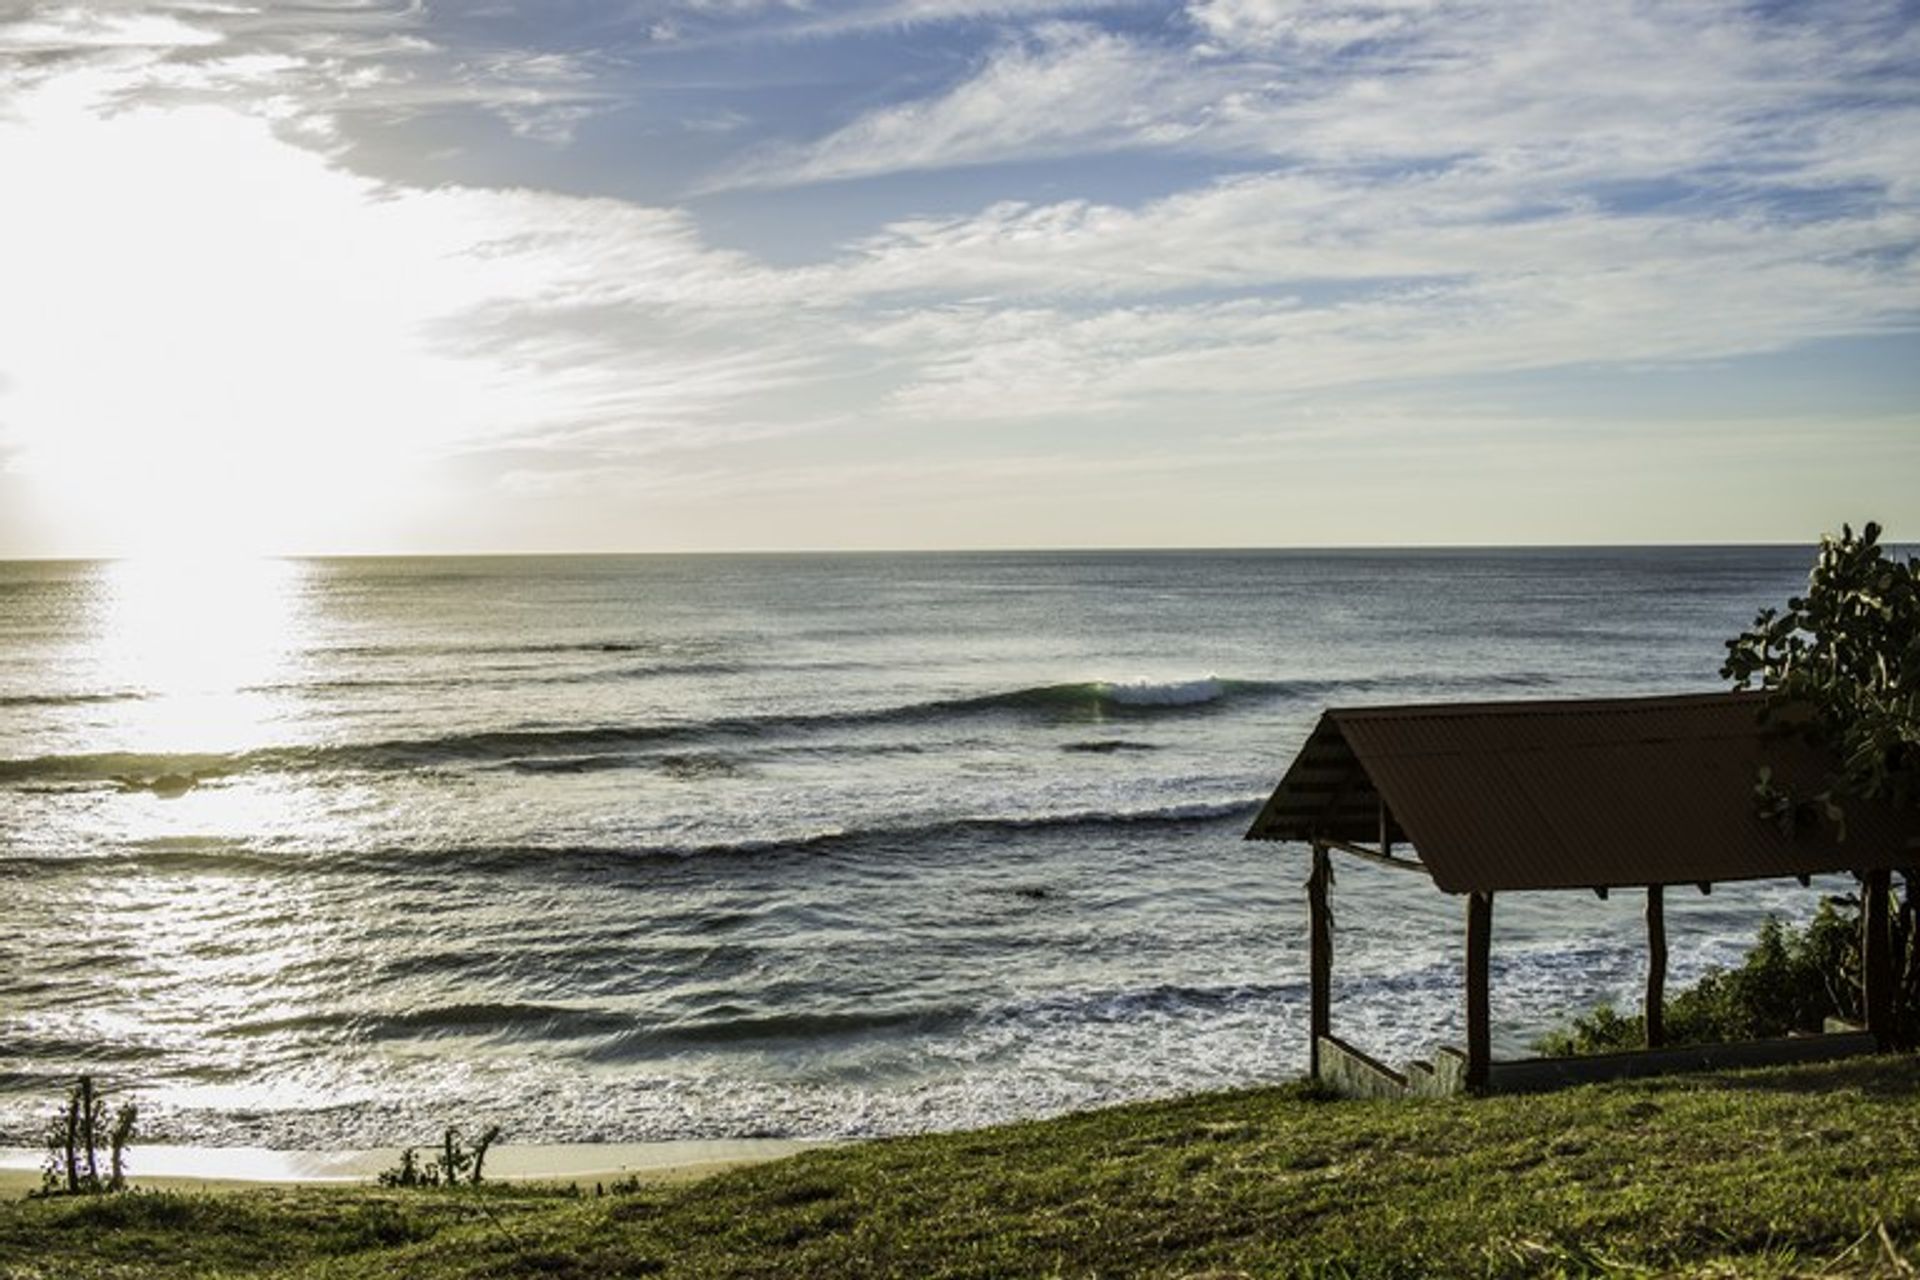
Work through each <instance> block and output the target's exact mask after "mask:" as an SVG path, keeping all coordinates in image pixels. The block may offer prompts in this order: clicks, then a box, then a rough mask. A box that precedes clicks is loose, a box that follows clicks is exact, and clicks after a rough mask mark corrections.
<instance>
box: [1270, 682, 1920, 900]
mask: <svg viewBox="0 0 1920 1280" xmlns="http://www.w3.org/2000/svg"><path fill="white" fill-rule="evenodd" d="M1761 701H1762V695H1760V694H1758V693H1709V694H1689V695H1682V696H1678V697H1659V698H1611V699H1590V700H1579V701H1553V702H1545V701H1536V702H1486V703H1466V704H1453V705H1447V704H1439V705H1431V706H1403V707H1363V708H1354V709H1350V710H1335V709H1330V710H1328V711H1327V712H1325V713H1324V714H1323V715H1322V716H1321V717H1320V723H1319V724H1318V725H1317V726H1315V728H1314V730H1313V733H1312V735H1311V736H1309V737H1308V739H1307V742H1306V745H1305V746H1303V747H1302V748H1301V749H1300V754H1299V755H1298V756H1296V757H1295V758H1294V761H1293V764H1292V766H1291V767H1289V768H1288V770H1287V774H1286V777H1285V778H1283V779H1282V780H1281V782H1280V786H1279V788H1278V789H1277V790H1275V791H1274V793H1273V797H1272V798H1271V799H1269V800H1268V801H1267V803H1266V807H1265V808H1263V809H1262V810H1261V811H1260V815H1259V817H1257V818H1255V819H1254V823H1253V826H1252V828H1251V829H1249V830H1248V832H1247V838H1248V839H1251V840H1311V839H1313V838H1315V837H1316V836H1318V837H1320V838H1323V839H1329V840H1340V841H1346V842H1349V843H1356V844H1357V843H1363V842H1364V843H1367V844H1375V843H1377V842H1378V840H1379V838H1380V826H1381V802H1382V801H1385V805H1386V812H1387V813H1388V814H1389V815H1390V822H1391V824H1392V833H1391V834H1392V836H1393V839H1394V840H1396V841H1402V842H1406V843H1408V844H1411V845H1412V846H1413V847H1414V849H1415V850H1417V852H1418V855H1419V858H1420V861H1421V862H1422V863H1423V864H1424V865H1425V867H1426V869H1427V871H1428V873H1429V874H1430V875H1432V876H1433V879H1434V882H1435V883H1436V884H1438V885H1439V887H1440V888H1441V889H1443V890H1445V891H1446V892H1448V893H1467V892H1491V891H1493V890H1504V889H1567V888H1592V887H1601V886H1613V885H1644V884H1687V883H1695V882H1700V881H1709V880H1757V879H1765V878H1771V877H1779V876H1793V875H1807V874H1818V873H1821V872H1830V871H1865V870H1871V869H1876V868H1882V867H1886V868H1897V867H1905V866H1913V865H1915V864H1920V812H1916V811H1915V810H1912V809H1906V810H1895V809H1893V808H1891V807H1890V806H1887V805H1884V804H1867V803H1865V802H1862V801H1850V802H1848V804H1847V806H1846V815H1847V831H1846V839H1845V840H1844V841H1842V840H1841V839H1839V838H1838V832H1837V831H1836V830H1835V828H1834V826H1833V824H1831V823H1829V822H1825V821H1819V822H1812V823H1806V824H1803V825H1802V827H1801V829H1800V830H1799V831H1797V832H1796V833H1795V834H1794V835H1792V836H1788V835H1786V834H1784V833H1783V832H1782V831H1781V830H1780V829H1779V827H1778V826H1777V825H1776V824H1774V823H1772V822H1769V821H1766V820H1764V819H1762V818H1761V817H1759V816H1758V815H1757V814H1756V813H1755V807H1754V781H1755V773H1756V771H1757V770H1758V768H1759V767H1760V766H1761V765H1762V764H1763V763H1764V764H1767V765H1769V766H1770V767H1771V768H1772V770H1773V776H1774V778H1775V780H1776V781H1778V782H1783V783H1785V784H1787V785H1788V786H1790V787H1792V788H1793V789H1794V791H1795V794H1798V795H1807V794H1810V793H1812V792H1814V791H1817V790H1819V789H1820V787H1821V785H1822V780H1823V779H1824V778H1826V777H1827V776H1828V775H1829V774H1830V773H1831V771H1832V767H1833V766H1832V762H1831V761H1830V760H1829V759H1828V758H1827V757H1826V756H1824V755H1823V754H1822V753H1821V752H1819V751H1818V750H1816V749H1815V748H1813V747H1811V746H1809V745H1807V744H1806V743H1803V742H1801V741H1800V740H1798V739H1797V738H1791V737H1786V736H1782V735H1780V734H1778V733H1775V732H1769V731H1767V730H1766V729H1764V728H1763V727H1762V726H1761V724H1760V723H1759V719H1758V712H1759V708H1760V703H1761Z"/></svg>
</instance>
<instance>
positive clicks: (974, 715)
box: [0, 672, 1552, 784]
mask: <svg viewBox="0 0 1920 1280" xmlns="http://www.w3.org/2000/svg"><path fill="white" fill-rule="evenodd" d="M1551 681H1552V677H1551V676H1547V675H1544V674H1541V673H1536V672H1512V673H1489V674H1486V675H1475V676H1464V677H1457V678H1451V679H1447V678H1436V677H1433V676H1398V675H1391V676H1380V677H1365V678H1355V679H1345V680H1342V679H1334V680H1233V679H1224V678H1221V677H1218V676H1207V677H1204V678H1201V679H1197V680H1178V681H1164V682H1155V681H1143V680H1140V681H1118V682H1115V681H1106V680H1088V681H1079V682H1074V683H1067V684H1050V685H1034V686H1030V687H1027V688H1021V689H1011V690H1002V691H997V692H993V693H984V694H970V695H965V696H960V697H953V698H934V699H928V700H924V701H919V702H908V703H894V704H889V705H881V706H876V707H857V708H849V709H845V710H835V711H819V712H793V713H781V714H770V715H744V716H722V717H716V718H713V719H709V720H695V721H687V722H683V723H673V722H664V723H652V724H628V725H620V724H609V725H589V726H580V727H559V726H538V727H526V728H507V729H477V730H472V731H468V732H461V733H449V734H442V735H438V736H433V737H421V738H395V739H386V740H381V741H373V742H359V743H354V742H347V743H327V744H318V745H312V746H273V747H262V748H257V749H254V750H251V751H244V752H236V753H232V754H227V755H218V754H209V753H197V754H169V753H158V754H140V753H132V752H99V753H93V754H79V755H52V756H39V757H33V758H28V759H14V760H0V784H4V783H14V784H19V783H30V782H64V783H96V784H97V783H106V782H113V781H117V780H122V779H127V778H132V779H150V778H154V777H159V776H163V775H167V774H173V775H179V776H182V777H187V776H191V777H193V778H194V779H196V780H198V781H206V780H208V779H210V778H220V777H225V776H229V775H233V774H242V773H256V772H271V773H283V772H286V773H291V772H309V771H314V770H359V771H369V772H385V771H403V770H409V769H423V768H441V767H457V766H461V765H472V764H499V763H502V762H509V761H519V762H526V761H533V760H551V761H555V763H553V764H551V765H549V766H546V767H547V768H549V769H551V770H553V771H562V772H564V771H568V770H570V769H571V770H575V771H585V770H588V769H594V768H606V767H616V766H615V765H614V764H613V761H614V759H616V758H617V757H619V756H620V755H621V754H622V753H639V752H645V751H647V750H649V749H651V748H657V747H666V746H673V745H678V744H690V743H701V742H711V741H714V740H721V741H728V740H733V741H738V740H743V739H744V740H747V741H752V742H755V743H763V742H770V741H776V740H778V739H781V738H783V737H784V738H789V739H792V738H805V737H808V736H812V735H818V734H822V733H831V732H835V731H845V730H860V729H872V728H885V727H901V726H905V727H921V728H936V727H938V726H940V725H942V724H947V723H957V722H964V721H967V720H979V719H995V718H1000V719H1007V718H1011V719H1014V720H1025V721H1027V722H1029V723H1034V724H1038V725H1043V726H1044V725H1071V724H1099V723H1107V722H1111V721H1116V720H1125V719H1129V718H1152V717H1160V716H1169V715H1174V716H1178V715H1192V714H1209V713H1212V712H1214V711H1216V710H1219V709H1222V708H1225V707H1229V706H1232V705H1237V704H1243V703H1262V702H1271V701H1279V700H1298V699H1306V698H1313V697H1323V696H1325V695H1327V694H1330V693H1333V692H1335V691H1345V692H1358V693H1364V692H1368V691H1371V690H1377V689H1383V688H1396V687H1410V686H1412V687H1420V688H1425V689H1440V688H1449V687H1452V688H1459V687H1473V688H1487V687H1501V688H1505V687H1515V686H1521V687H1534V686H1537V685H1539V684H1541V683H1543V682H1544V683H1551ZM839 745H840V744H835V746H836V747H837V746H839ZM847 745H853V744H847ZM1065 749H1066V750H1074V751H1102V750H1115V751H1117V750H1132V749H1138V748H1133V747H1120V746H1106V745H1088V744H1082V745H1074V744H1069V745H1068V746H1067V747H1066V748H1065ZM568 762H573V763H568ZM588 762H591V763H588ZM519 767H523V768H525V767H529V766H527V765H525V764H522V765H521V766H519ZM541 767H542V766H540V765H532V766H531V768H533V769H535V770H538V769H540V768H541Z"/></svg>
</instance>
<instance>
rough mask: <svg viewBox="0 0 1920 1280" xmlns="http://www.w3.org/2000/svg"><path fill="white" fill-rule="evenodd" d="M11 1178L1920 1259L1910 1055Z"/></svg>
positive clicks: (20, 1233) (641, 1214) (363, 1263)
mask: <svg viewBox="0 0 1920 1280" xmlns="http://www.w3.org/2000/svg"><path fill="white" fill-rule="evenodd" d="M593 1190H594V1189H593V1188H592V1187H588V1188H585V1191H584V1194H570V1193H566V1192H565V1189H545V1190H530V1189H526V1188H519V1187H493V1188H480V1189H477V1190H467V1191H456V1192H446V1191H408V1192H401V1191H380V1190H371V1189H367V1190H310V1191H308V1190H303V1191H250V1192H241V1193H236V1194H225V1195H198V1196H193V1195H174V1194H155V1193H139V1194H133V1195H124V1196H119V1197H114V1198H103V1199H96V1200H91V1201H85V1200H75V1201H61V1200H52V1201H28V1202H10V1203H7V1204H5V1205H3V1206H0V1275H6V1276H10V1277H15V1276H17V1277H43V1276H44V1277H48V1278H49V1280H51V1278H53V1277H60V1278H61V1280H77V1278H79V1277H116V1278H117V1277H135V1276H138V1277H187V1276H290V1277H291V1276H300V1277H338V1278H341V1280H346V1278H354V1280H358V1278H360V1277H382V1278H385V1277H393V1276H417V1277H423V1278H426V1280H439V1278H448V1280H450V1278H452V1277H519V1276H561V1277H582V1278H584V1277H603V1276H605V1277H620V1276H669V1277H671V1276H687V1277H701V1276H761V1277H781V1278H782V1280H791V1278H796V1277H798V1278H805V1277H836V1278H838V1277H857V1276H900V1277H979V1278H981V1280H985V1278H987V1277H1012V1276H1071V1277H1108V1276H1170V1277H1171V1276H1186V1277H1198V1276H1207V1277H1228V1276H1238V1275H1242V1274H1244V1275H1249V1276H1293V1275H1300V1276H1409V1277H1412V1276H1422V1277H1424V1276H1518V1275H1562V1274H1565V1275H1589V1274H1608V1275H1612V1274H1619V1275H1641V1274H1661V1275H1664V1274H1672V1273H1680V1274H1700V1275H1717V1276H1756V1275H1757V1276H1774V1275H1816V1274H1817V1275H1889V1276H1893V1275H1913V1274H1916V1272H1915V1271H1914V1270H1913V1269H1912V1267H1911V1266H1910V1261H1911V1260H1913V1259H1920V1062H1916V1060H1914V1059H1911V1058H1880V1059H1870V1060H1857V1061H1854V1062H1850V1063H1845V1064H1839V1065H1832V1066H1818V1067H1800V1068H1787V1069H1778V1070H1768V1071H1756V1072H1746V1073H1739V1074H1728V1075H1715V1076H1692V1077H1676V1078H1672V1079H1668V1080H1655V1081H1642V1082H1638V1083H1631V1084H1619V1085H1609V1086H1602V1087H1596V1088H1586V1089H1578V1090H1572V1091H1569V1092H1565V1093H1560V1094H1553V1095H1548V1096H1544V1097H1537V1098H1497V1099H1489V1100H1484V1101H1462V1100H1445V1101H1425V1102H1399V1103H1368V1102H1336V1101H1329V1100H1325V1099H1321V1098H1318V1097H1315V1096H1313V1095H1312V1094H1311V1093H1309V1092H1308V1091H1307V1090H1305V1089H1303V1088H1299V1087H1290V1088H1278V1089H1266V1090H1258V1091H1251V1092H1243V1093H1232V1094H1216V1095H1209V1096H1202V1097H1194V1098H1187V1099H1182V1100H1179V1101H1173V1102H1165V1103H1156V1104H1149V1105H1144V1106H1131V1107H1118V1108H1114V1109H1111V1110H1106V1111H1097V1112H1090V1113H1087V1114H1083V1115H1075V1116H1068V1117H1066V1118H1063V1119H1059V1120H1053V1121H1046V1122H1042V1123H1035V1124H1023V1125H1014V1126H1009V1127H1004V1128H997V1129H988V1130H981V1131H978V1132H971V1133H959V1134H949V1135H942V1136H934V1137H924V1138H910V1139H901V1140H896V1141H888V1142H875V1143H869V1144H865V1145H861V1146H855V1147H847V1148H841V1149H836V1150H831V1151H821V1152H814V1153H810V1154H807V1155H804V1156H800V1157H796V1158H793V1159H790V1160H783V1161H779V1162H776V1163H772V1164H766V1165H760V1166H756V1167H752V1168H747V1169H740V1170H736V1171H734V1172H732V1173H728V1174H724V1175H721V1176H718V1177H715V1178H712V1179H709V1180H706V1181H702V1182H697V1183H692V1184H682V1185H675V1186H661V1187H655V1188H642V1189H639V1190H634V1191H626V1192H622V1193H619V1194H608V1195H606V1196H604V1197H598V1196H595V1195H594V1194H593Z"/></svg>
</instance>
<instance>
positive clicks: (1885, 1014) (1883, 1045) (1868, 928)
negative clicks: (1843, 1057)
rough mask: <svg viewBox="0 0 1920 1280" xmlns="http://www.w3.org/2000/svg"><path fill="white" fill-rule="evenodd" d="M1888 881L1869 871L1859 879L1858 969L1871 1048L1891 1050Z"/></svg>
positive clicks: (1890, 935)
mask: <svg viewBox="0 0 1920 1280" xmlns="http://www.w3.org/2000/svg"><path fill="white" fill-rule="evenodd" d="M1889 880H1890V877H1889V875H1888V873H1887V872H1885V871H1869V872H1867V873H1866V874H1865V875H1864V876H1862V877H1860V968H1861V970H1862V978H1863V979H1864V983H1865V986H1866V997H1867V1000H1866V1003H1867V1030H1868V1031H1871V1032H1872V1033H1873V1039H1874V1043H1875V1045H1876V1046H1877V1047H1878V1048H1879V1049H1880V1050H1881V1051H1883V1052H1884V1051H1886V1050H1888V1049H1891V1048H1893V1046H1894V1040H1895V1033H1894V1026H1893V928H1892V923H1891V921H1890V920H1889V919H1888V914H1887V903H1888V898H1889V897H1890V896H1891V895H1890V892H1889V883H1888V882H1889Z"/></svg>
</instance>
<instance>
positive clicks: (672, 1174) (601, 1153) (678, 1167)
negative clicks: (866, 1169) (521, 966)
mask: <svg viewBox="0 0 1920 1280" xmlns="http://www.w3.org/2000/svg"><path fill="white" fill-rule="evenodd" d="M834 1145H839V1144H835V1143H831V1142H826V1141H820V1140H810V1139H803V1138H732V1139H724V1138H723V1139H713V1140H701V1139H689V1140H684V1141H672V1142H606V1143H598V1142H572V1143H542V1144H526V1145H520V1146H508V1145H505V1144H502V1145H500V1146H496V1147H494V1148H493V1149H492V1150H490V1151H489V1152H488V1153H487V1163H486V1181H487V1182H488V1183H490V1184H491V1183H514V1182H520V1183H568V1182H579V1183H589V1182H611V1181H617V1180H619V1179H623V1178H638V1179H640V1180H642V1181H645V1182H684V1181H689V1180H692V1179H695V1178H703V1177H706V1176H708V1175H710V1174H715V1173H720V1172H723V1171H724V1170H727V1169H733V1168H738V1167H739V1166H741V1165H748V1164H761V1163H764V1162H765V1161H768V1160H779V1159H782V1158H784V1157H786V1156H790V1155H796V1154H798V1153H800V1152H802V1151H812V1150H818V1149H820V1148H823V1147H829V1146H834ZM415 1149H416V1150H417V1151H418V1152H419V1153H420V1155H421V1157H422V1158H423V1159H430V1158H432V1156H433V1154H434V1148H433V1147H432V1146H430V1145H422V1146H418V1147H416V1148H415ZM400 1152H401V1148H399V1147H373V1148H368V1149H366V1150H361V1151H281V1150H275V1149H273V1148H270V1147H196V1146H178V1145H172V1144H166V1143H154V1144H151V1145H144V1146H143V1145H137V1144H136V1145H135V1146H133V1147H131V1148H130V1149H129V1150H128V1153H127V1182H128V1184H129V1185H130V1186H132V1187H135V1188H139V1187H149V1188H154V1189H166V1190H174V1191H181V1190H186V1191H238V1190H248V1189H253V1188H265V1187H280V1188H294V1187H329V1186H334V1187H352V1186H373V1185H375V1184H376V1183H377V1181H378V1178H379V1175H380V1173H381V1172H382V1171H383V1170H387V1169H391V1168H393V1167H394V1166H395V1165H396V1164H398V1163H399V1160H400ZM45 1163H46V1152H45V1151H43V1150H39V1149H36V1148H32V1147H5V1148H0V1197H6V1198H13V1197H18V1196H22V1195H25V1194H26V1193H28V1192H30V1191H35V1190H38V1189H39V1187H40V1171H41V1169H42V1167H44V1165H45Z"/></svg>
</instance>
